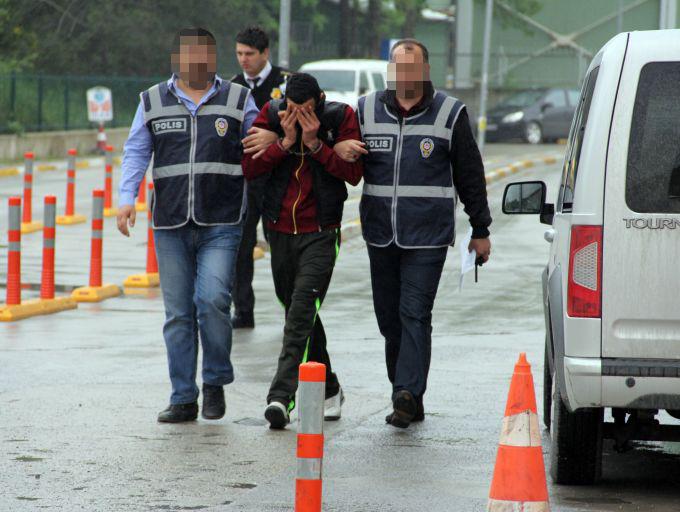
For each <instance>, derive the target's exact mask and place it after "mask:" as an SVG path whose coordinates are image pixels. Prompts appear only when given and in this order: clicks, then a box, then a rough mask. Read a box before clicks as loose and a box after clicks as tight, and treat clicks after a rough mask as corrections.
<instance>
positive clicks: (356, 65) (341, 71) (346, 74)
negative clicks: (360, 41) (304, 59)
mask: <svg viewBox="0 0 680 512" xmlns="http://www.w3.org/2000/svg"><path fill="white" fill-rule="evenodd" d="M300 71H301V72H304V73H309V74H310V75H313V76H314V77H315V78H316V79H317V81H318V82H319V86H320V87H321V89H322V90H323V91H324V92H325V93H326V98H327V99H328V101H340V102H342V103H347V104H348V105H351V106H352V107H354V108H356V106H357V104H358V103H359V98H360V97H361V96H364V95H366V94H371V93H372V92H374V91H382V90H384V89H386V88H387V85H386V79H387V61H385V60H370V59H356V60H352V59H337V60H319V61H316V62H308V63H307V64H303V66H302V67H301V68H300Z"/></svg>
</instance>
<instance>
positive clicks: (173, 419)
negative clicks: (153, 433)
mask: <svg viewBox="0 0 680 512" xmlns="http://www.w3.org/2000/svg"><path fill="white" fill-rule="evenodd" d="M197 417H198V403H196V402H191V403H190V404H177V405H172V404H170V405H168V407H167V408H166V409H165V410H164V411H161V412H160V413H159V414H158V421H159V423H184V422H185V421H194V420H195V419H196V418H197Z"/></svg>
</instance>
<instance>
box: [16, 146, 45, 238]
mask: <svg viewBox="0 0 680 512" xmlns="http://www.w3.org/2000/svg"><path fill="white" fill-rule="evenodd" d="M40 229H42V224H41V223H40V222H33V153H31V152H30V151H29V152H26V153H24V212H23V216H22V219H21V232H22V233H23V234H28V233H34V232H36V231H40Z"/></svg>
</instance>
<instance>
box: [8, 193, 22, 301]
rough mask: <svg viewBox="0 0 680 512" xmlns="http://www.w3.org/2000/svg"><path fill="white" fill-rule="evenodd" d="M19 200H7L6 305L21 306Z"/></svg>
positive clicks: (11, 198)
mask: <svg viewBox="0 0 680 512" xmlns="http://www.w3.org/2000/svg"><path fill="white" fill-rule="evenodd" d="M20 212H21V198H19V197H10V198H9V217H8V219H9V229H8V230H7V241H8V247H7V304H8V305H10V306H15V305H17V304H21V227H20V224H19V214H20Z"/></svg>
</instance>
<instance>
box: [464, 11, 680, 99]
mask: <svg viewBox="0 0 680 512" xmlns="http://www.w3.org/2000/svg"><path fill="white" fill-rule="evenodd" d="M501 2H502V0H501ZM501 2H498V1H496V2H495V7H494V22H493V32H492V43H491V59H490V86H491V87H494V88H502V89H514V88H525V87H532V86H545V85H564V86H577V85H579V84H580V82H581V80H582V78H583V75H584V73H585V70H586V69H587V66H588V64H589V62H590V59H591V58H592V56H593V55H594V54H595V53H597V51H598V50H599V49H600V48H601V47H602V46H603V45H604V43H606V42H607V41H608V40H609V39H610V38H611V37H613V36H614V35H615V34H616V33H618V29H619V17H618V16H617V12H618V7H619V5H622V6H623V9H624V11H625V12H624V13H623V15H622V17H621V22H622V23H621V28H622V30H623V31H630V30H653V29H658V28H659V27H660V26H662V25H666V26H668V28H670V27H671V26H673V27H677V26H678V24H677V13H678V11H679V10H680V9H678V6H679V5H680V0H621V2H620V3H619V0H597V1H593V0H569V1H568V2H567V1H564V0H544V4H543V7H542V8H541V10H540V11H539V12H538V13H536V14H535V15H533V16H532V19H533V20H535V21H536V22H537V23H538V24H540V25H542V26H543V27H545V30H542V29H540V28H538V27H535V26H531V25H530V24H527V23H526V22H524V21H521V20H519V19H518V18H516V17H514V16H513V15H512V14H510V13H508V12H507V10H505V9H503V8H501V7H500V5H499V4H500V3H501ZM457 6H458V10H457V13H456V14H457V17H458V18H459V20H463V19H469V18H470V17H472V22H471V23H469V24H467V25H464V24H462V23H458V25H457V29H458V34H457V43H458V47H457V49H456V86H457V87H458V88H469V87H474V86H476V84H478V77H479V76H480V74H481V62H482V45H483V37H484V10H485V2H484V0H457ZM662 12H663V13H664V16H665V20H662V19H661V15H662ZM468 27H470V28H471V29H468ZM574 33H576V34H577V36H576V37H574V38H573V42H574V43H575V44H576V45H578V47H579V49H575V48H570V47H565V46H562V45H560V46H558V47H556V48H553V49H550V50H548V51H543V50H544V49H545V48H546V47H548V46H549V45H550V44H551V43H554V42H555V41H556V39H557V38H559V37H564V36H567V35H569V34H574ZM466 44H467V47H471V50H467V48H466ZM535 52H541V54H540V56H532V54H534V53H535ZM466 59H468V60H469V61H471V62H470V64H469V65H466ZM468 66H469V67H470V68H471V73H468V71H467V67H468ZM470 74H471V78H470Z"/></svg>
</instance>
